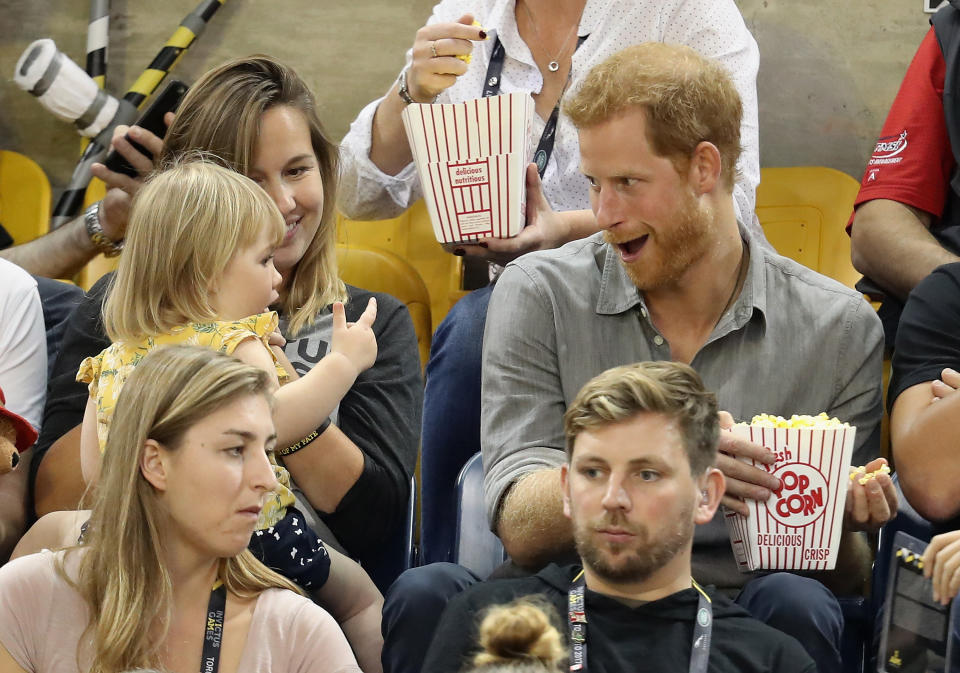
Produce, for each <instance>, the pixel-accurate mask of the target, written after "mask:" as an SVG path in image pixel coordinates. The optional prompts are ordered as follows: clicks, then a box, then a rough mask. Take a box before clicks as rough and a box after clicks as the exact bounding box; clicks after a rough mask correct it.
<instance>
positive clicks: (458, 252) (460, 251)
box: [453, 248, 467, 257]
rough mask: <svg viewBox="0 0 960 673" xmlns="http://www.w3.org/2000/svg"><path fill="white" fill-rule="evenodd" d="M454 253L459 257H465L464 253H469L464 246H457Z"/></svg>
mask: <svg viewBox="0 0 960 673" xmlns="http://www.w3.org/2000/svg"><path fill="white" fill-rule="evenodd" d="M453 254H454V255H456V256H457V257H463V256H464V255H466V254H467V251H466V250H464V249H463V248H456V249H455V250H454V251H453Z"/></svg>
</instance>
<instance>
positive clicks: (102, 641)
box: [0, 346, 360, 673]
mask: <svg viewBox="0 0 960 673" xmlns="http://www.w3.org/2000/svg"><path fill="white" fill-rule="evenodd" d="M274 387H275V381H274V376H273V374H272V373H271V372H269V371H267V370H264V369H263V368H261V367H253V366H250V365H248V364H245V363H242V362H240V361H239V360H237V359H235V358H231V357H228V356H226V355H222V354H220V353H217V352H215V351H214V350H213V349H210V348H201V347H196V346H170V347H162V348H158V349H156V350H154V351H152V352H150V353H149V354H148V355H147V356H146V357H145V358H144V359H143V361H142V362H141V363H140V364H138V365H137V366H136V368H135V369H134V371H133V372H132V373H131V374H130V376H129V379H128V380H127V383H126V385H125V386H123V391H122V393H121V394H120V395H119V397H118V399H117V401H116V407H115V413H114V414H113V420H112V423H111V429H110V433H109V437H108V440H107V444H106V451H105V452H104V457H103V464H102V471H101V475H100V480H99V484H98V488H97V492H96V496H95V503H94V506H93V512H92V517H91V520H90V526H89V528H88V530H87V531H86V535H85V538H86V539H85V544H83V545H79V546H73V547H70V548H68V549H66V550H64V551H59V552H42V553H40V554H33V555H30V556H25V557H23V558H19V559H16V560H14V561H11V562H10V563H8V564H7V565H5V566H3V567H2V568H0V595H2V596H3V600H2V601H0V673H25V672H29V673H81V672H82V673H88V672H90V673H109V672H114V671H125V670H131V669H140V668H156V669H158V670H164V671H171V672H177V673H192V672H194V671H197V670H214V671H218V673H236V672H238V671H243V672H244V673H258V672H262V673H267V672H270V671H272V672H277V671H284V672H286V673H306V672H308V671H309V672H317V673H356V672H358V671H359V670H360V669H359V668H358V666H357V663H356V660H355V659H354V656H353V654H352V653H351V651H350V646H349V645H348V643H347V641H346V639H345V638H344V636H343V633H342V632H341V631H340V629H339V628H338V627H337V624H336V622H335V621H334V620H333V619H332V618H331V617H330V615H328V614H327V613H326V612H325V611H324V610H323V609H322V608H320V607H318V606H316V605H315V604H314V603H313V602H311V601H310V600H308V599H307V598H305V597H303V596H302V595H301V592H300V590H299V589H298V587H297V586H296V585H295V584H293V583H292V582H290V581H289V580H287V579H286V578H284V577H283V576H281V575H279V574H278V573H276V572H274V571H272V570H269V569H268V568H267V567H265V566H264V565H263V564H261V563H260V562H259V561H257V560H256V559H255V558H254V557H253V555H252V554H251V553H250V552H249V551H248V550H247V543H248V541H249V539H250V535H251V533H252V532H253V529H254V527H255V525H256V523H257V519H258V512H259V511H260V509H261V508H262V507H263V506H264V505H265V504H266V500H267V498H268V495H269V493H270V492H271V491H272V490H273V488H274V487H275V486H276V479H275V477H274V471H273V469H272V466H271V463H270V460H269V456H270V455H271V454H272V453H273V450H274V448H275V446H276V445H277V433H276V430H275V428H274V424H273V420H272V418H271V415H272V414H271V412H272V411H273V410H274V401H273V394H272V392H271V391H272V390H273V389H274ZM197 503H203V506H202V507H198V506H197ZM208 636H209V637H208Z"/></svg>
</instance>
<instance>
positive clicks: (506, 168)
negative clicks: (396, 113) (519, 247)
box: [402, 93, 534, 243]
mask: <svg viewBox="0 0 960 673" xmlns="http://www.w3.org/2000/svg"><path fill="white" fill-rule="evenodd" d="M533 114H534V107H533V99H532V98H531V97H530V96H529V94H515V93H514V94H504V95H500V96H491V97H489V98H479V99H475V100H469V101H465V102H463V103H455V104H433V105H420V104H412V105H408V106H407V107H406V108H405V109H404V111H403V115H402V117H403V125H404V128H405V129H406V132H407V138H408V140H409V141H410V149H411V150H412V153H413V161H414V164H415V166H416V169H417V175H418V177H419V178H420V185H421V186H422V188H423V196H424V201H425V202H426V204H427V211H428V212H429V214H430V221H431V222H432V223H433V231H434V235H435V236H436V237H437V240H438V241H440V243H460V242H470V241H476V240H478V239H480V238H486V237H491V236H492V237H496V238H510V237H512V236H516V235H517V234H518V233H520V229H522V228H523V224H524V219H525V218H524V210H525V202H526V189H525V179H524V177H525V176H524V174H525V170H526V166H527V163H528V162H529V159H530V156H531V155H532V154H533V147H532V144H531V133H530V129H531V125H532V121H533Z"/></svg>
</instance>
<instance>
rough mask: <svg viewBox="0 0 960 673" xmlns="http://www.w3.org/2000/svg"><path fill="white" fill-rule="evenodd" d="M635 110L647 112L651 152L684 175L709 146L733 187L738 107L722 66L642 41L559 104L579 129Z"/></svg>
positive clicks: (590, 74)
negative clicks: (699, 150) (701, 147)
mask: <svg viewBox="0 0 960 673" xmlns="http://www.w3.org/2000/svg"><path fill="white" fill-rule="evenodd" d="M637 107H639V108H641V109H643V110H644V111H645V112H646V118H647V141H648V142H649V143H650V147H651V148H653V151H654V152H656V153H657V154H658V155H659V156H663V157H668V158H669V159H670V160H671V161H673V163H674V166H676V168H677V170H678V171H685V170H686V168H687V166H688V165H689V160H690V157H691V156H692V155H693V150H694V149H695V148H696V147H697V145H698V144H699V143H701V142H703V141H707V142H710V143H712V144H713V145H715V146H716V148H717V149H718V150H719V151H720V159H721V175H722V176H723V179H724V184H725V185H726V186H727V188H729V189H732V188H733V183H734V178H735V175H736V164H737V158H738V157H739V156H740V119H741V117H742V116H743V105H742V103H741V101H740V94H739V93H737V89H736V87H735V86H734V85H733V80H732V79H731V78H730V75H729V73H728V72H727V71H726V69H725V68H724V67H723V66H722V65H721V64H719V63H717V62H716V61H713V60H711V59H708V58H705V57H703V56H701V55H700V54H698V53H697V52H696V51H694V50H693V49H691V48H689V47H685V46H682V45H675V44H664V43H662V42H645V43H643V44H638V45H634V46H632V47H627V48H626V49H624V50H623V51H620V52H617V53H616V54H614V55H613V56H610V57H609V58H607V59H606V60H605V61H603V62H601V63H598V64H597V65H595V66H594V67H593V68H592V69H591V70H590V71H589V72H588V73H587V75H586V77H585V78H584V80H583V83H582V84H581V85H580V87H579V88H578V89H577V90H576V91H575V92H573V93H572V94H571V95H570V96H568V97H567V98H566V99H565V100H564V103H563V111H564V113H566V115H567V116H568V117H570V119H571V120H572V121H573V124H574V125H575V126H576V127H577V128H584V127H589V126H593V125H595V124H599V123H601V122H604V121H606V120H608V119H610V118H611V117H614V116H616V115H618V114H620V113H623V112H626V111H628V110H630V109H633V108H637Z"/></svg>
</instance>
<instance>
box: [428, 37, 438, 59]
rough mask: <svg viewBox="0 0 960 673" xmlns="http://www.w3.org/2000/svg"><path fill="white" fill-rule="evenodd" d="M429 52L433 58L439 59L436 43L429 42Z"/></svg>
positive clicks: (433, 41)
mask: <svg viewBox="0 0 960 673" xmlns="http://www.w3.org/2000/svg"><path fill="white" fill-rule="evenodd" d="M430 51H431V52H432V53H433V57H434V58H440V54H438V53H437V41H436V40H430Z"/></svg>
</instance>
